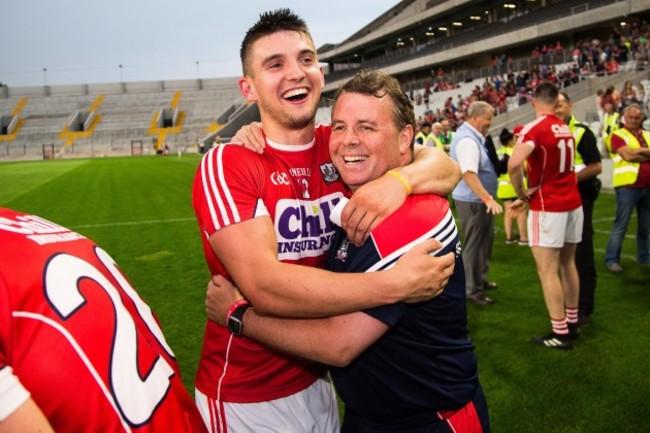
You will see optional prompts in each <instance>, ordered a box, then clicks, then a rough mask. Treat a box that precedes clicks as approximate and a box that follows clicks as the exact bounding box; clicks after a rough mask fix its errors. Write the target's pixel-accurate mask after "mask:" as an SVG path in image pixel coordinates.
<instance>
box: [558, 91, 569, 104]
mask: <svg viewBox="0 0 650 433" xmlns="http://www.w3.org/2000/svg"><path fill="white" fill-rule="evenodd" d="M557 94H558V95H562V96H563V97H564V100H565V101H566V102H571V98H570V97H569V94H568V93H567V92H565V91H564V90H560V91H559V92H557Z"/></svg>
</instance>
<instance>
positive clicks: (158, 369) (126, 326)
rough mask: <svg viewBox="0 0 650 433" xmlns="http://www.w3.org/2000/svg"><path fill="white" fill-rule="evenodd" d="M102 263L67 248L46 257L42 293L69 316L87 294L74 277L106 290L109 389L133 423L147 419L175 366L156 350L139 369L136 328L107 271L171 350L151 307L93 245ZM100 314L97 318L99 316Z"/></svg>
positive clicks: (165, 348) (84, 303)
mask: <svg viewBox="0 0 650 433" xmlns="http://www.w3.org/2000/svg"><path fill="white" fill-rule="evenodd" d="M95 252H96V254H97V257H98V258H99V259H100V260H101V262H102V264H103V265H104V266H105V270H104V271H100V270H99V269H98V268H96V267H95V266H94V265H92V264H91V263H89V262H87V261H85V260H82V259H80V258H78V257H75V256H72V255H69V254H57V255H55V256H53V257H52V258H50V260H49V261H48V263H47V265H46V269H45V293H46V296H47V298H48V300H49V301H50V303H51V304H52V306H53V307H54V309H55V310H56V312H57V313H58V314H59V316H60V317H61V318H62V319H63V320H66V319H69V318H70V317H72V316H73V315H74V314H75V313H76V312H77V311H79V310H80V309H83V308H84V306H85V305H86V304H87V302H88V300H87V299H86V298H84V296H83V295H82V294H81V292H80V291H79V286H78V285H79V282H80V281H81V280H83V279H90V280H93V281H94V282H95V283H97V284H98V285H99V286H100V287H101V289H103V290H104V292H105V293H106V294H107V295H108V297H109V299H110V301H111V303H112V304H113V308H114V311H115V332H114V336H113V341H111V342H107V343H108V344H111V345H112V347H111V359H110V384H109V385H110V393H111V394H112V397H113V399H114V403H115V404H116V406H117V407H118V408H119V411H120V412H121V414H122V416H123V417H124V419H125V420H126V421H127V422H128V423H129V424H130V425H132V426H138V425H141V424H143V423H145V422H147V421H148V420H149V419H150V418H151V416H152V415H153V413H154V411H155V410H156V408H157V407H158V405H159V404H160V402H161V401H162V400H163V399H164V398H165V395H166V394H167V392H168V390H169V387H170V378H171V377H172V376H173V375H174V370H173V369H172V367H171V366H170V365H169V364H168V363H167V362H166V360H165V359H164V358H163V357H161V356H158V357H157V358H156V360H155V361H154V362H153V364H152V365H151V367H150V368H148V369H147V372H146V374H144V377H143V375H141V374H140V372H139V369H138V332H137V327H136V324H135V321H134V318H133V316H132V315H131V314H130V313H129V311H128V310H127V309H126V307H125V306H124V304H123V302H122V297H121V296H120V292H119V290H118V289H117V288H116V287H115V285H114V284H113V283H112V282H111V281H110V280H109V279H108V277H107V274H110V275H111V276H112V277H114V278H115V279H116V281H117V282H118V283H119V285H120V288H121V289H122V291H123V292H124V293H126V295H127V296H128V297H129V298H130V300H131V301H133V303H134V305H135V306H136V308H137V310H138V314H139V315H140V317H141V318H142V320H143V321H144V322H145V323H146V324H147V328H148V329H149V330H150V332H151V333H152V335H154V336H155V338H156V340H158V342H159V343H160V345H161V346H162V347H163V348H164V350H165V351H166V352H167V353H168V354H169V355H170V356H173V353H172V352H171V349H169V347H168V346H167V343H166V342H165V339H164V337H163V334H162V331H161V330H160V327H159V326H158V324H157V322H156V321H155V318H154V317H153V314H152V312H151V309H150V308H149V307H148V306H147V305H146V304H145V303H144V302H143V301H142V300H141V299H140V297H139V296H138V295H137V294H136V292H135V290H134V289H133V288H132V287H131V285H130V284H129V283H128V281H127V280H126V279H125V278H124V277H123V276H122V274H121V273H120V271H119V270H118V269H117V266H116V265H115V262H114V261H113V260H112V259H111V257H110V256H109V255H108V254H107V253H106V252H105V251H103V250H102V249H101V248H98V247H97V248H96V250H95ZM98 319H99V318H98Z"/></svg>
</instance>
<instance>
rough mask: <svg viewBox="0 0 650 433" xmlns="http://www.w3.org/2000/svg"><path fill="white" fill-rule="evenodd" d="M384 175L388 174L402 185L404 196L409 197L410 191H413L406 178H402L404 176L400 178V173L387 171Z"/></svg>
mask: <svg viewBox="0 0 650 433" xmlns="http://www.w3.org/2000/svg"><path fill="white" fill-rule="evenodd" d="M386 174H390V175H391V176H393V177H394V178H395V179H397V180H399V181H400V182H401V183H402V185H404V188H406V195H407V196H409V195H411V191H413V188H411V185H410V184H409V183H408V181H407V180H406V178H404V176H402V175H401V174H400V173H398V172H396V171H395V170H388V171H387V172H386Z"/></svg>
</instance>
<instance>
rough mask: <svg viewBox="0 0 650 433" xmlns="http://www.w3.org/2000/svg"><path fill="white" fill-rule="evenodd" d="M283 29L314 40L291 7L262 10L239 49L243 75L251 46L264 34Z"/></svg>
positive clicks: (246, 68) (246, 70) (246, 71)
mask: <svg viewBox="0 0 650 433" xmlns="http://www.w3.org/2000/svg"><path fill="white" fill-rule="evenodd" d="M284 31H286V32H298V33H300V34H302V35H304V36H307V37H308V38H309V40H310V41H312V44H313V42H314V40H313V39H312V37H311V34H310V33H309V28H308V27H307V23H306V22H305V20H303V19H302V18H300V17H299V16H298V15H296V14H295V13H294V12H292V11H291V9H287V8H281V9H276V10H274V11H267V12H263V13H261V14H260V18H259V19H258V20H257V22H256V23H255V24H253V26H252V27H251V28H250V29H248V31H247V32H246V36H244V40H243V41H242V44H241V48H240V50H239V57H240V58H241V64H242V70H243V72H244V75H247V73H248V57H249V56H250V49H251V46H252V45H253V44H254V43H255V42H257V41H258V40H259V39H261V38H263V37H265V36H269V35H272V34H274V33H277V32H284Z"/></svg>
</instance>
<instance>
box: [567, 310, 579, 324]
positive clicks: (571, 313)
mask: <svg viewBox="0 0 650 433" xmlns="http://www.w3.org/2000/svg"><path fill="white" fill-rule="evenodd" d="M565 314H566V321H567V323H570V324H572V325H575V324H576V323H578V307H566V313H565Z"/></svg>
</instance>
